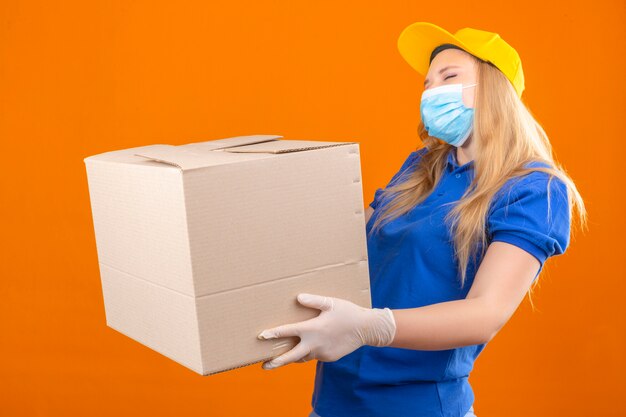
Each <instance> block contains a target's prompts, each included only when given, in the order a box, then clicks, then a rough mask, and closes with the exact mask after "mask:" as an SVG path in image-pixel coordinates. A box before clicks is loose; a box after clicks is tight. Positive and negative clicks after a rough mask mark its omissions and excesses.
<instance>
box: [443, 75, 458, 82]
mask: <svg viewBox="0 0 626 417" xmlns="http://www.w3.org/2000/svg"><path fill="white" fill-rule="evenodd" d="M452 77H456V74H452V75H448V76H447V77H446V78H444V79H443V80H444V81H445V80H447V79H448V78H452Z"/></svg>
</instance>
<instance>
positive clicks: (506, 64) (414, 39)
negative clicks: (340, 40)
mask: <svg viewBox="0 0 626 417" xmlns="http://www.w3.org/2000/svg"><path fill="white" fill-rule="evenodd" d="M443 43H451V44H453V45H456V46H458V47H459V48H462V49H463V50H465V51H466V52H469V53H470V54H472V55H474V56H476V57H478V58H480V59H482V60H484V61H489V62H491V63H492V64H493V65H495V66H496V67H497V68H498V69H499V70H500V71H502V73H503V74H504V75H505V76H506V77H507V78H508V79H509V81H510V82H511V84H513V87H515V91H517V95H518V96H519V97H521V96H522V92H523V91H524V71H522V60H521V59H520V57H519V54H518V53H517V51H516V50H515V49H513V47H512V46H511V45H509V44H508V43H506V42H505V41H504V39H502V38H501V37H500V35H498V34H497V33H493V32H486V31H484V30H478V29H472V28H463V29H459V30H458V31H456V32H455V33H454V35H453V34H451V33H450V32H448V31H447V30H445V29H442V28H440V27H439V26H437V25H434V24H432V23H428V22H415V23H412V24H410V25H409V26H407V27H406V28H404V30H403V31H402V33H400V36H399V37H398V50H399V51H400V55H402V57H403V58H404V59H405V60H406V61H407V62H408V63H409V65H410V66H411V67H413V68H414V69H415V70H416V71H417V72H418V73H420V74H422V75H423V76H426V74H427V73H428V67H429V66H430V54H431V53H432V51H433V49H435V48H436V47H437V46H439V45H441V44H443Z"/></svg>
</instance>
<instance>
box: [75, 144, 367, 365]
mask: <svg viewBox="0 0 626 417" xmlns="http://www.w3.org/2000/svg"><path fill="white" fill-rule="evenodd" d="M281 137H282V136H274V135H251V136H238V137H232V138H227V139H220V140H212V141H207V142H200V143H188V144H185V145H180V146H172V145H151V146H143V147H137V148H131V149H125V150H119V151H113V152H106V153H102V154H99V155H94V156H90V157H87V158H85V159H84V162H85V165H86V170H87V176H88V184H89V194H90V199H91V209H92V214H93V222H94V229H95V237H96V244H97V252H98V262H99V266H100V275H101V282H102V291H103V298H104V306H105V312H106V323H107V325H108V326H109V327H111V328H113V329H115V330H117V331H119V332H120V333H123V334H124V335H126V336H128V337H130V338H132V339H134V340H136V341H138V342H140V343H142V344H144V345H145V346H148V347H149V348H151V349H153V350H155V351H157V352H159V353H161V354H163V355H165V356H167V357H168V358H170V359H172V360H174V361H176V362H178V363H180V364H182V365H184V366H186V367H188V368H189V369H191V370H193V371H195V372H197V373H199V374H201V375H209V374H213V373H217V372H222V371H226V370H229V369H234V368H238V367H241V366H245V365H250V364H253V363H256V362H260V361H265V360H269V359H270V358H273V357H276V356H278V355H280V354H282V353H284V352H287V351H288V350H290V349H291V348H293V347H294V346H295V345H296V344H297V343H298V342H299V338H297V337H290V338H283V339H273V340H259V339H257V334H258V333H260V332H261V331H262V330H263V329H266V328H270V327H275V326H278V325H281V324H286V323H292V322H297V321H302V320H307V319H309V318H312V317H315V316H317V315H318V314H319V313H320V311H319V310H317V309H311V308H307V307H304V306H302V305H301V304H299V303H298V302H297V300H296V296H297V294H299V293H300V292H309V293H313V294H321V295H328V296H335V297H340V298H344V299H347V300H351V301H352V302H354V303H356V304H359V305H361V306H363V307H371V298H370V282H369V271H368V262H367V243H366V239H365V218H364V210H363V193H362V187H361V166H360V157H359V145H358V143H355V142H321V141H301V140H279V139H280V138H281Z"/></svg>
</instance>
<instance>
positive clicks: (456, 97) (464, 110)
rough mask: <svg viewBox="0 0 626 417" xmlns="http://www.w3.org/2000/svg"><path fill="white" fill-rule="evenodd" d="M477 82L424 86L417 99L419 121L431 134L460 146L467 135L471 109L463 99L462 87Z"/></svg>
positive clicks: (471, 121) (472, 111) (470, 123)
mask: <svg viewBox="0 0 626 417" xmlns="http://www.w3.org/2000/svg"><path fill="white" fill-rule="evenodd" d="M477 84H478V83H476V84H470V85H466V86H463V84H447V85H442V86H439V87H434V88H431V89H428V90H424V92H423V93H422V101H421V103H420V113H421V116H422V123H424V127H426V130H428V134H429V135H430V136H434V137H436V138H439V139H441V140H443V141H446V142H448V143H449V144H450V145H453V146H456V147H459V146H461V145H463V143H464V142H465V141H466V140H467V138H468V137H469V135H470V133H471V131H472V124H473V121H474V109H473V108H469V107H466V106H465V104H464V103H463V95H462V92H463V89H464V88H469V87H473V86H475V85H477Z"/></svg>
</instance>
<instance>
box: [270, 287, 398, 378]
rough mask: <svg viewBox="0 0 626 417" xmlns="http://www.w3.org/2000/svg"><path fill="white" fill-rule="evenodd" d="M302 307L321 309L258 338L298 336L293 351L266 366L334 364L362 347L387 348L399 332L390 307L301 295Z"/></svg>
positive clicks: (299, 295) (299, 297)
mask: <svg viewBox="0 0 626 417" xmlns="http://www.w3.org/2000/svg"><path fill="white" fill-rule="evenodd" d="M297 299H298V301H299V302H300V304H302V305H304V306H306V307H312V308H317V309H319V310H321V312H320V314H319V315H318V316H317V317H313V318H312V319H309V320H305V321H301V322H297V323H290V324H285V325H282V326H278V327H274V328H271V329H266V330H263V331H262V332H261V333H260V334H259V335H258V338H259V339H272V338H280V337H290V336H298V337H300V342H299V343H298V344H297V345H296V346H295V347H294V348H293V349H291V350H290V351H288V352H285V353H283V354H282V355H281V356H278V357H277V358H274V359H272V360H271V361H268V362H264V363H263V369H273V368H277V367H279V366H283V365H287V364H289V363H292V362H306V361H308V360H311V359H317V360H319V361H322V362H333V361H336V360H338V359H340V358H342V357H344V356H345V355H347V354H349V353H351V352H353V351H354V350H356V349H358V348H359V347H361V346H363V345H370V346H379V347H380V346H388V345H389V344H391V342H392V341H393V338H394V336H395V333H396V322H395V319H394V316H393V313H392V311H391V310H390V309H388V308H383V309H380V308H365V307H361V306H359V305H357V304H354V303H353V302H351V301H348V300H344V299H341V298H334V297H325V296H322V295H314V294H307V293H301V294H298V297H297Z"/></svg>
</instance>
